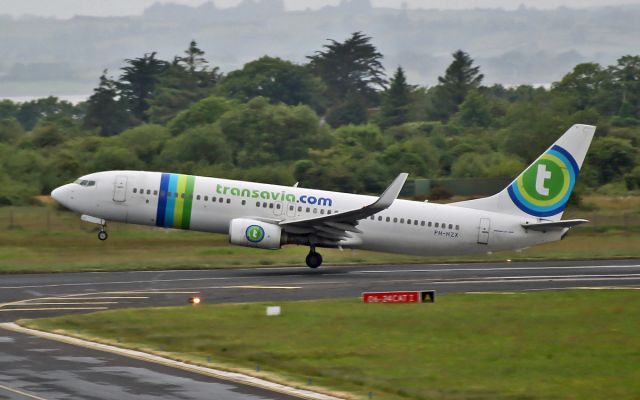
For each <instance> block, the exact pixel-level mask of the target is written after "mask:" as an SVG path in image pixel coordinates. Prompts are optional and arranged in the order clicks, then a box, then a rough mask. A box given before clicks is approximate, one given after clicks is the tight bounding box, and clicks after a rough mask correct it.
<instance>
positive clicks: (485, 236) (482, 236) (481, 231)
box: [478, 218, 491, 244]
mask: <svg viewBox="0 0 640 400" xmlns="http://www.w3.org/2000/svg"><path fill="white" fill-rule="evenodd" d="M490 231H491V220H490V219H489V218H480V226H479V227H478V243H479V244H489V232H490Z"/></svg>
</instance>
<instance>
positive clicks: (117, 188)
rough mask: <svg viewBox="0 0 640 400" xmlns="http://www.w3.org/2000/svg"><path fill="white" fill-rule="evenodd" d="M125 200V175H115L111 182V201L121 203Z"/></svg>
mask: <svg viewBox="0 0 640 400" xmlns="http://www.w3.org/2000/svg"><path fill="white" fill-rule="evenodd" d="M125 200H127V177H126V176H116V181H115V182H114V184H113V201H117V202H119V203H122V202H124V201H125Z"/></svg>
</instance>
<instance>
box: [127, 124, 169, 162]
mask: <svg viewBox="0 0 640 400" xmlns="http://www.w3.org/2000/svg"><path fill="white" fill-rule="evenodd" d="M170 137H171V134H170V133H169V130H168V129H167V128H165V127H164V126H161V125H153V124H148V125H140V126H137V127H135V128H131V129H127V130H126V131H124V132H122V133H121V134H120V135H118V141H119V142H120V143H121V144H122V147H126V148H128V149H130V150H132V151H133V152H134V153H135V154H136V156H137V157H138V158H139V159H140V160H141V161H142V162H144V163H145V164H146V165H151V163H152V162H153V160H154V158H155V157H156V156H157V155H158V154H160V152H161V151H162V149H163V148H164V145H165V143H166V142H167V140H169V138H170Z"/></svg>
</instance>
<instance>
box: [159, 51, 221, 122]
mask: <svg viewBox="0 0 640 400" xmlns="http://www.w3.org/2000/svg"><path fill="white" fill-rule="evenodd" d="M204 54H205V53H204V51H202V50H200V49H199V48H198V46H197V43H196V42H195V41H191V43H190V44H189V48H188V49H187V50H186V51H185V55H184V56H183V57H176V58H175V59H174V60H173V62H172V63H171V64H169V65H168V66H167V68H166V69H165V70H164V71H163V72H162V73H161V74H160V75H159V77H158V82H157V84H156V88H155V90H154V92H153V94H152V96H151V98H150V99H149V100H148V103H149V110H148V111H147V114H148V115H149V120H150V121H151V122H153V123H159V124H164V123H166V122H167V121H169V120H171V119H172V118H173V117H175V116H176V115H177V114H178V113H179V112H180V111H182V110H184V109H186V108H188V107H189V106H190V105H191V104H193V103H195V102H196V101H198V100H200V99H203V98H205V97H207V96H209V95H211V94H212V92H213V88H214V87H215V86H216V85H217V83H218V81H219V80H220V74H219V72H218V68H217V67H216V68H211V69H209V67H208V62H207V60H206V59H205V58H204Z"/></svg>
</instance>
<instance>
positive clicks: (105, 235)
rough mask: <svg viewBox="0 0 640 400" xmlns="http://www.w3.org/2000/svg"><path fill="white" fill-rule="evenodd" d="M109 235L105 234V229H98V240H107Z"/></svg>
mask: <svg viewBox="0 0 640 400" xmlns="http://www.w3.org/2000/svg"><path fill="white" fill-rule="evenodd" d="M108 237H109V235H107V231H102V230H101V231H100V232H98V239H100V240H107V238H108Z"/></svg>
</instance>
